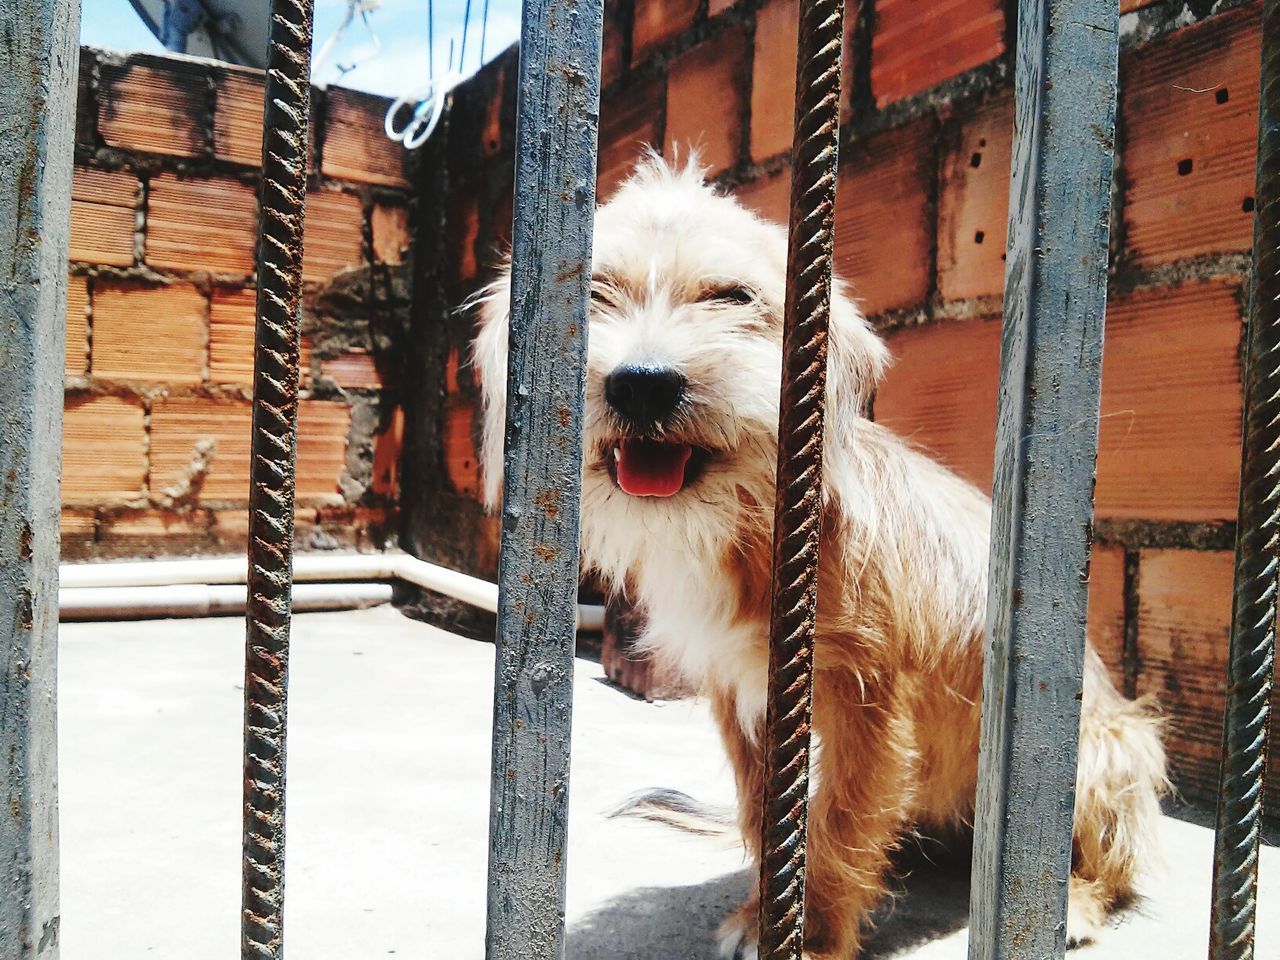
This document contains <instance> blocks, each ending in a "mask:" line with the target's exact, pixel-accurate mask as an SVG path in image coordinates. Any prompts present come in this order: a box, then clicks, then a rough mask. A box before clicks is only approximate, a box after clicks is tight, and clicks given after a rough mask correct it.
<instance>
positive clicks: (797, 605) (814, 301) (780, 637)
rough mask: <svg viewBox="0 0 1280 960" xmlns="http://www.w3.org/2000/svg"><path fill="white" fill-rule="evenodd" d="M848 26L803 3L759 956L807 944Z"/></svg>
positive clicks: (831, 7)
mask: <svg viewBox="0 0 1280 960" xmlns="http://www.w3.org/2000/svg"><path fill="white" fill-rule="evenodd" d="M843 24H844V2H843V0H803V2H802V3H801V5H800V31H799V39H798V43H797V63H796V110H795V140H794V147H793V151H792V171H793V172H792V176H791V218H790V239H789V244H788V250H787V297H786V315H785V326H784V332H783V342H782V351H783V353H782V392H781V403H780V409H779V417H778V484H777V501H776V504H775V510H774V540H773V578H772V586H771V604H772V606H771V607H770V621H769V634H770V643H769V703H768V710H767V713H766V720H765V725H766V733H765V777H764V798H763V818H762V821H761V824H762V826H761V838H760V839H761V843H760V917H759V923H760V932H759V937H760V939H759V956H760V958H761V960H784V958H787V960H799V958H800V955H801V952H802V950H803V948H804V890H805V837H806V818H807V814H808V802H809V734H810V726H811V723H812V712H813V710H812V708H813V635H814V619H815V616H816V612H817V596H818V546H819V545H818V539H819V537H818V532H819V529H820V526H821V516H820V514H821V505H822V439H823V437H822V429H823V409H824V401H825V392H826V379H827V327H828V319H829V316H830V312H831V267H832V248H833V243H834V236H835V202H836V171H837V166H838V161H839V151H838V147H839V125H840V56H841V43H842V40H843V34H844V28H843Z"/></svg>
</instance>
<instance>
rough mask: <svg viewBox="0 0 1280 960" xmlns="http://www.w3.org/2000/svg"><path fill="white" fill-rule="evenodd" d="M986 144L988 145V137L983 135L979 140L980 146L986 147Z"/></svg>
mask: <svg viewBox="0 0 1280 960" xmlns="http://www.w3.org/2000/svg"><path fill="white" fill-rule="evenodd" d="M986 145H987V138H986V137H983V138H982V139H981V140H979V141H978V146H980V147H985V146H986Z"/></svg>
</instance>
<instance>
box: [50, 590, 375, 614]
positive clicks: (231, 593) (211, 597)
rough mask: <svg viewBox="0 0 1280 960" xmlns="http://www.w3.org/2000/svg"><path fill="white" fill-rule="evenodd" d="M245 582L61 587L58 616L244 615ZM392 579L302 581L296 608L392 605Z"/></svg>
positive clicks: (325, 608)
mask: <svg viewBox="0 0 1280 960" xmlns="http://www.w3.org/2000/svg"><path fill="white" fill-rule="evenodd" d="M245 591H246V588H245V586H244V585H243V584H234V583H233V584H207V583H176V584H165V585H157V586H145V587H70V588H62V589H59V590H58V618H59V619H60V620H123V619H133V618H146V617H207V616H211V615H216V614H220V613H243V612H244V607H245ZM391 594H392V586H391V584H389V583H379V582H377V581H374V582H370V583H300V584H298V585H297V586H296V587H294V590H293V608H294V609H295V610H347V609H351V608H353V607H368V606H374V605H377V604H380V603H390V602H391Z"/></svg>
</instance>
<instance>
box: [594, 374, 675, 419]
mask: <svg viewBox="0 0 1280 960" xmlns="http://www.w3.org/2000/svg"><path fill="white" fill-rule="evenodd" d="M684 388H685V379H684V377H682V376H681V375H680V374H679V373H678V372H676V371H675V370H672V369H671V368H670V367H660V366H656V365H652V364H626V365H624V366H621V367H618V368H617V369H616V370H614V371H613V373H611V374H609V375H608V376H607V377H605V378H604V398H605V400H607V401H608V402H609V406H611V407H613V409H614V410H616V411H617V412H618V413H619V414H620V415H621V416H622V417H624V418H626V419H627V420H629V421H631V423H632V424H633V425H635V426H637V427H639V428H641V429H644V428H645V427H650V426H653V425H654V424H658V423H661V422H662V421H664V420H666V419H667V418H668V417H670V416H671V414H673V413H675V410H676V407H678V406H679V405H680V400H681V399H682V398H683V396H684Z"/></svg>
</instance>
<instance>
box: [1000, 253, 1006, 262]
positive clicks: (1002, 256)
mask: <svg viewBox="0 0 1280 960" xmlns="http://www.w3.org/2000/svg"><path fill="white" fill-rule="evenodd" d="M1006 259H1008V254H1004V253H1002V254H1000V262H1001V263H1003V262H1004V261H1005V260H1006Z"/></svg>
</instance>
